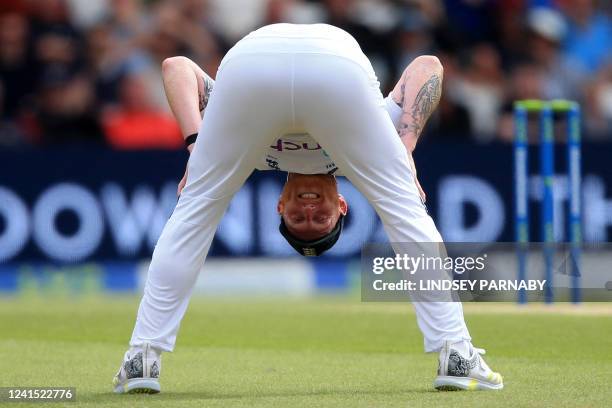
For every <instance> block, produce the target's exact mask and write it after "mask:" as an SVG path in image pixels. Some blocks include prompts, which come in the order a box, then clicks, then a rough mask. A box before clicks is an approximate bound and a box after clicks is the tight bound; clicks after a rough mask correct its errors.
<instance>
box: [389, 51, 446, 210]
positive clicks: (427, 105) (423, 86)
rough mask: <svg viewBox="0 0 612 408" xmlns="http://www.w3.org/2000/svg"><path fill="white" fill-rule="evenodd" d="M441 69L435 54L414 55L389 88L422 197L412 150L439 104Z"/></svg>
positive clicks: (423, 195)
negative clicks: (395, 83)
mask: <svg viewBox="0 0 612 408" xmlns="http://www.w3.org/2000/svg"><path fill="white" fill-rule="evenodd" d="M443 77H444V69H443V68H442V64H441V63H440V60H439V59H438V58H437V57H434V56H431V55H424V56H420V57H417V58H415V59H414V61H412V63H410V65H408V67H407V68H406V69H405V70H404V73H403V74H402V78H401V79H400V80H399V82H398V83H397V85H396V86H395V89H393V91H392V92H391V98H392V99H393V101H394V102H395V103H396V104H397V105H398V106H399V107H400V108H401V109H402V114H401V117H400V123H399V125H398V130H397V131H398V133H399V135H400V138H401V139H402V143H403V144H404V147H405V148H406V151H407V152H408V158H409V159H410V168H411V170H412V172H413V174H414V177H415V180H416V184H417V187H418V189H419V193H420V195H421V199H422V200H423V201H425V199H426V194H425V191H424V190H423V188H422V187H421V184H420V183H419V180H418V179H417V171H416V165H415V163H414V159H413V158H412V152H413V151H414V149H415V148H416V144H417V142H418V140H419V137H420V136H421V132H422V131H423V128H424V127H425V124H426V123H427V120H428V119H429V117H430V116H431V114H432V113H433V111H434V110H435V109H436V108H437V107H438V103H439V102H440V98H441V96H442V80H443Z"/></svg>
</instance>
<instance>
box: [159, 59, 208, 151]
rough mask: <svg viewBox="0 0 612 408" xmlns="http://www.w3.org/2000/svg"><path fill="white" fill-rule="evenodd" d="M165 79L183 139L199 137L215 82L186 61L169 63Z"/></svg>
mask: <svg viewBox="0 0 612 408" xmlns="http://www.w3.org/2000/svg"><path fill="white" fill-rule="evenodd" d="M162 77H163V80H164V89H165V91H166V98H167V99H168V104H169V105H170V109H172V113H174V117H175V118H176V120H177V121H178V123H179V126H180V128H181V132H182V134H183V137H187V136H189V135H192V134H195V133H197V132H198V129H199V128H200V122H202V116H201V112H203V111H204V110H205V109H206V105H207V104H208V99H209V97H210V93H211V92H212V88H213V85H214V81H213V80H212V79H211V78H210V77H209V76H208V75H207V74H206V73H205V72H204V71H202V69H201V68H200V67H198V66H197V64H196V63H194V62H193V61H191V60H190V59H189V58H186V57H172V58H167V59H165V60H164V62H163V63H162ZM190 151H191V148H190Z"/></svg>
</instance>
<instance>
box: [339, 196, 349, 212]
mask: <svg viewBox="0 0 612 408" xmlns="http://www.w3.org/2000/svg"><path fill="white" fill-rule="evenodd" d="M338 205H339V206H340V214H342V215H346V214H347V213H348V203H347V202H346V200H345V199H344V196H342V194H338Z"/></svg>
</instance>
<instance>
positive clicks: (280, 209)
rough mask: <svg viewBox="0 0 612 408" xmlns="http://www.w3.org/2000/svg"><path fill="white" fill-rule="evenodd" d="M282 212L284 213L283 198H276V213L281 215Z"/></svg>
mask: <svg viewBox="0 0 612 408" xmlns="http://www.w3.org/2000/svg"><path fill="white" fill-rule="evenodd" d="M283 211H285V203H283V196H280V197H279V198H278V204H276V212H277V213H278V214H281V215H282V214H283Z"/></svg>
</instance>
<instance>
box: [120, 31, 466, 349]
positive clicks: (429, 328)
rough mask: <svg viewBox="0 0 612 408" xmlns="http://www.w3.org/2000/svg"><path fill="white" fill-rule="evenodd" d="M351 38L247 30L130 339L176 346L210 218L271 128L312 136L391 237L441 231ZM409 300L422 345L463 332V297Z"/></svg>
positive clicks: (213, 103)
mask: <svg viewBox="0 0 612 408" xmlns="http://www.w3.org/2000/svg"><path fill="white" fill-rule="evenodd" d="M326 27H329V26H326ZM336 30H338V31H339V33H334V35H335V36H336V35H338V36H340V37H342V36H348V34H346V33H344V32H343V31H341V30H339V29H336ZM256 33H257V32H256ZM349 38H350V40H348V39H346V38H341V39H337V38H336V37H333V38H323V39H321V38H297V37H291V36H282V35H280V36H274V35H265V36H262V37H261V38H258V37H257V36H254V37H253V36H252V35H250V36H248V37H246V38H245V39H244V40H242V41H240V42H239V43H238V44H237V45H236V46H235V47H234V48H233V49H232V50H230V52H229V53H228V55H227V56H226V58H225V59H224V61H223V62H222V65H221V68H220V70H219V73H218V76H217V81H216V84H215V88H214V91H213V94H212V96H211V99H210V102H209V105H208V107H207V110H206V120H204V121H203V123H202V126H201V129H200V131H199V135H198V140H197V143H196V145H195V148H194V151H193V153H192V154H191V157H190V159H189V164H188V170H189V175H188V180H187V185H186V187H185V189H184V190H183V192H182V194H181V197H180V199H179V201H178V204H177V206H176V209H175V210H174V213H173V214H172V216H171V218H170V220H169V221H168V223H167V224H166V226H165V228H164V230H163V232H162V234H161V237H160V238H159V241H158V243H157V246H156V247H155V251H154V252H153V258H152V261H151V265H150V268H149V273H148V278H147V281H146V285H145V288H144V296H143V298H142V301H141V303H140V307H139V310H138V317H137V320H136V326H135V328H134V332H133V334H132V339H131V341H130V345H131V346H133V347H137V346H140V345H141V344H142V343H143V342H149V343H151V344H152V345H153V346H154V347H156V348H159V349H160V350H163V351H172V350H173V349H174V345H175V342H176V335H177V332H178V329H179V325H180V322H181V319H182V318H183V315H184V314H185V311H186V309H187V305H188V303H189V299H190V296H191V292H192V288H193V286H194V284H195V281H196V278H197V276H198V273H199V272H200V270H201V268H202V265H203V263H204V260H205V259H206V255H207V253H208V250H209V248H210V245H211V242H212V240H213V236H214V234H215V230H216V228H217V225H218V224H219V222H220V220H221V217H222V216H223V214H224V212H225V210H226V209H227V207H228V205H229V202H230V200H231V198H232V197H233V195H234V194H235V193H236V192H237V191H238V190H239V189H240V187H241V186H242V185H243V183H244V182H245V180H246V179H247V178H248V177H249V175H250V174H251V172H252V171H253V169H254V168H255V167H256V165H257V164H258V162H259V161H260V160H261V158H262V157H263V156H264V154H265V151H266V148H267V146H268V145H269V142H270V141H271V140H272V139H273V138H274V137H277V136H278V135H282V134H286V133H290V132H295V131H301V132H308V133H309V134H310V135H312V137H313V138H314V139H315V140H317V141H318V142H319V143H320V144H321V145H322V147H323V148H324V149H325V151H326V152H327V153H328V154H329V155H330V156H331V158H332V159H333V160H334V162H335V164H336V165H337V166H338V167H339V168H340V170H341V171H342V173H343V174H344V175H345V176H346V177H347V178H348V179H349V180H350V181H351V182H352V183H353V184H354V185H355V187H356V188H357V189H359V191H360V192H361V193H362V194H363V195H364V196H365V197H366V198H367V199H368V200H369V202H370V203H371V205H372V206H373V207H374V209H375V210H376V212H377V213H378V215H379V217H380V218H381V220H382V222H383V224H384V227H385V231H386V232H387V234H388V237H389V239H390V241H391V242H441V241H442V239H441V236H440V234H439V233H438V231H437V229H436V227H435V225H434V223H433V220H432V219H431V218H430V217H429V215H428V214H427V213H426V211H425V209H424V207H423V205H422V203H421V201H420V198H419V193H418V191H417V188H416V185H415V181H414V178H413V176H412V173H411V171H410V168H409V165H408V156H407V153H406V149H405V148H404V146H403V144H402V143H401V140H400V139H399V137H398V134H397V131H396V129H395V127H394V126H393V124H392V122H391V119H390V118H389V115H388V114H387V112H386V111H385V109H384V107H383V98H382V95H381V93H380V90H379V89H378V88H377V84H376V80H375V76H374V74H373V69H372V67H371V65H370V63H369V61H368V60H367V58H365V56H364V55H363V53H362V52H361V50H360V49H359V46H358V45H357V43H356V42H355V41H354V40H352V37H350V36H349ZM414 306H415V309H416V314H417V321H418V325H419V327H420V329H421V331H422V332H423V335H424V339H425V351H427V352H433V351H437V350H439V349H440V348H441V347H442V344H443V342H444V341H445V340H451V341H461V340H469V339H470V336H469V333H468V330H467V328H466V325H465V322H464V319H463V311H462V306H461V304H460V303H453V302H415V303H414Z"/></svg>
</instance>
